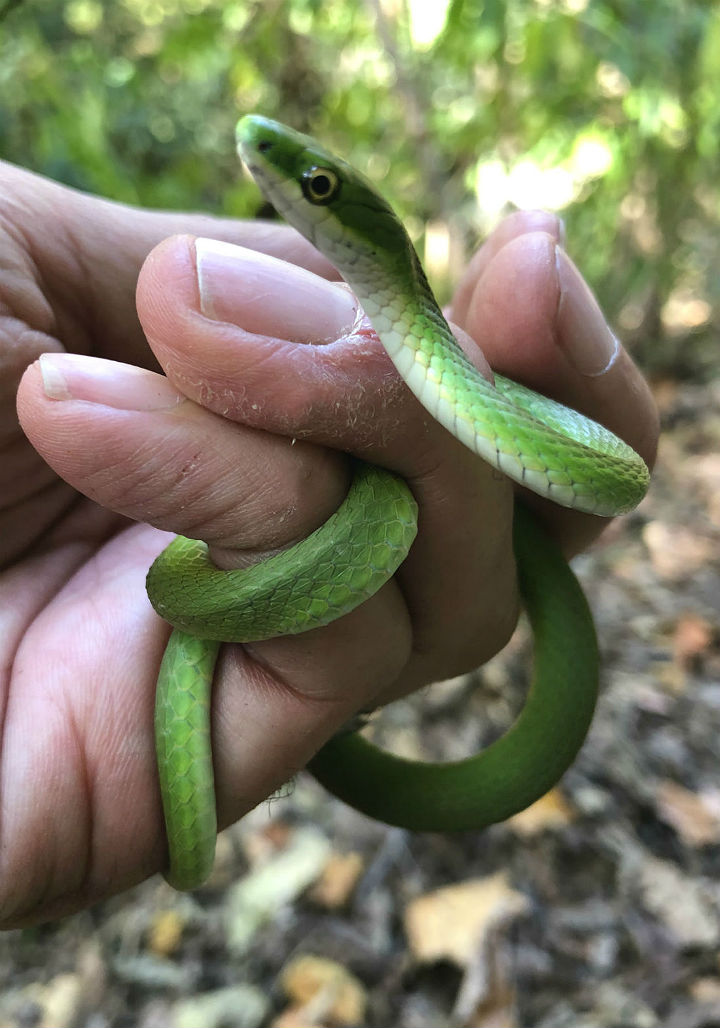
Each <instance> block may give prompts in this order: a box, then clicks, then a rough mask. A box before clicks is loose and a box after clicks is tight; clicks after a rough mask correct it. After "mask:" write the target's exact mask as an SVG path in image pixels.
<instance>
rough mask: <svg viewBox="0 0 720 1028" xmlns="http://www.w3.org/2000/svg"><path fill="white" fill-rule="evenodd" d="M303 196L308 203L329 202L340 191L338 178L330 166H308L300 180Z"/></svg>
mask: <svg viewBox="0 0 720 1028" xmlns="http://www.w3.org/2000/svg"><path fill="white" fill-rule="evenodd" d="M300 184H301V185H302V191H303V193H304V195H305V198H306V199H307V200H309V201H310V203H314V204H318V205H322V204H327V203H330V201H331V200H334V199H335V197H336V196H337V195H338V193H339V192H340V179H339V178H338V176H337V175H336V174H335V172H334V171H332V170H331V169H330V168H317V167H314V168H310V169H309V170H308V171H306V172H304V174H303V176H302V179H301V180H300Z"/></svg>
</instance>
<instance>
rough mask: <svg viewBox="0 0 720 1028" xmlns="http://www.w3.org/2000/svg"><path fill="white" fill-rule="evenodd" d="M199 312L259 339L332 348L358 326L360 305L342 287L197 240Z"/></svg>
mask: <svg viewBox="0 0 720 1028" xmlns="http://www.w3.org/2000/svg"><path fill="white" fill-rule="evenodd" d="M195 252H196V254H197V275H198V289H199V291H200V309H201V311H202V313H203V314H204V315H205V316H206V317H207V318H212V320H213V321H226V322H229V323H230V324H232V325H238V326H240V327H241V328H244V329H245V330H246V331H248V332H252V333H253V334H255V335H266V336H274V337H275V338H277V339H287V340H288V341H293V342H300V343H318V342H329V341H330V340H331V339H335V338H337V336H338V334H340V333H342V331H343V330H349V329H350V328H351V327H352V325H354V323H355V319H356V316H357V303H356V302H355V299H354V297H353V295H352V293H351V292H350V291H349V290H348V289H347V288H346V287H345V286H344V285H343V284H342V283H339V282H329V281H327V280H326V279H322V278H319V277H318V276H317V275H313V274H311V273H310V272H309V271H306V270H305V269H304V268H299V267H298V266H297V265H295V264H288V263H287V262H286V261H281V260H279V259H278V258H277V257H268V256H267V255H266V254H262V253H258V252H257V251H256V250H248V249H246V248H245V247H243V246H235V245H234V244H232V243H223V242H220V240H217V239H204V238H202V237H200V238H198V239H196V240H195Z"/></svg>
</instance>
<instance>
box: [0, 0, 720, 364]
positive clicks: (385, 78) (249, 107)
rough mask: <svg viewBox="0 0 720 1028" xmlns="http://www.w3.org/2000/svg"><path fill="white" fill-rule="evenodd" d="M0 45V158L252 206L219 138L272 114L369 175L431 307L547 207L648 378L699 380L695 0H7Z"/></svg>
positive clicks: (714, 38) (141, 197)
mask: <svg viewBox="0 0 720 1028" xmlns="http://www.w3.org/2000/svg"><path fill="white" fill-rule="evenodd" d="M0 9H1V5H0ZM0 33H2V38H1V47H2V53H1V57H2V59H1V60H0V153H1V154H2V156H3V157H5V158H7V159H9V160H12V161H15V162H17V163H19V164H22V165H24V166H26V167H29V168H33V169H35V170H37V171H40V172H42V173H44V174H47V175H50V176H52V177H54V178H57V179H59V180H61V181H63V182H67V183H70V184H72V185H75V186H77V187H79V188H81V189H87V190H90V191H92V192H97V193H100V194H103V195H105V196H110V197H113V198H116V199H120V200H125V201H129V202H134V203H140V204H145V205H150V206H160V207H173V208H195V209H197V208H200V209H203V210H207V211H215V212H222V213H227V214H234V215H238V216H252V215H254V214H256V213H257V211H258V209H259V208H260V200H259V197H258V194H257V192H256V190H255V188H254V187H253V186H252V185H251V183H249V182H248V181H247V180H245V179H244V178H243V177H242V176H241V175H240V174H239V170H238V165H237V161H236V157H235V153H234V147H233V126H234V123H235V121H236V119H237V117H238V115H239V114H241V113H243V112H246V111H260V112H263V113H265V114H268V115H271V116H272V115H275V116H278V117H280V118H282V119H283V120H285V121H287V122H289V123H291V124H293V125H294V126H296V127H297V128H300V129H303V130H308V131H310V132H312V133H313V134H317V135H319V136H320V137H321V138H322V139H323V140H324V141H325V142H326V143H328V144H329V145H330V146H331V147H333V148H335V149H336V150H338V151H340V152H342V153H344V154H346V155H348V156H349V157H350V158H351V159H352V160H353V161H354V162H356V163H357V164H358V165H360V166H361V167H362V168H363V169H364V170H366V171H367V173H368V174H370V175H371V177H373V178H374V179H376V180H378V181H380V182H382V184H383V188H384V189H385V191H386V193H387V194H388V195H389V196H390V198H391V199H392V200H393V202H394V203H395V204H396V205H397V206H398V208H399V209H400V211H401V213H402V214H403V216H404V218H405V219H406V222H407V225H408V227H409V229H410V231H411V233H412V235H413V237H414V238H415V239H416V241H417V242H418V245H419V247H420V249H421V251H423V252H424V255H425V259H426V262H427V264H428V267H429V271H430V275H431V278H432V279H433V281H434V283H435V285H436V287H437V288H438V291H439V293H440V295H441V297H442V298H447V296H448V294H449V291H450V289H451V287H452V283H453V282H454V281H456V280H457V276H458V274H459V273H460V270H461V268H462V266H463V263H464V261H465V260H466V259H467V256H468V254H469V253H470V252H471V251H472V249H473V248H474V247H475V246H476V245H477V243H478V241H479V240H481V239H482V237H483V236H484V235H485V234H486V233H487V232H488V230H489V229H490V228H491V227H492V226H493V225H494V224H495V223H496V222H497V221H498V219H499V218H501V217H502V215H503V214H504V213H506V212H507V211H508V210H511V209H512V208H513V207H536V206H538V207H545V208H549V209H551V210H555V211H557V212H559V213H560V214H561V215H562V216H563V217H564V218H565V219H566V222H567V228H568V248H569V250H570V252H571V254H572V255H573V256H574V258H575V259H576V260H577V261H578V263H579V264H580V265H581V267H582V268H583V271H584V272H585V273H586V275H587V276H588V277H589V279H590V281H591V282H592V284H593V286H594V287H595V289H596V291H597V293H598V294H599V296H600V299H601V301H602V302H603V304H604V306H605V308H606V310H607V311H608V313H609V316H610V317H611V318H612V319H613V320H614V321H615V323H616V324H617V325H618V327H619V330H620V331H621V333H622V334H623V337H624V338H625V340H626V341H628V342H629V343H630V344H631V345H633V346H634V347H635V350H636V352H637V354H638V356H639V358H640V359H641V361H642V363H643V364H644V366H645V367H646V368H647V369H648V371H649V373H655V374H657V375H662V374H663V373H664V372H666V371H667V370H668V369H670V368H672V369H673V371H674V373H678V372H679V373H680V374H682V375H687V376H691V377H693V376H698V375H699V376H704V375H706V374H707V373H708V372H709V370H711V368H712V363H713V360H714V352H713V348H712V346H711V345H710V343H708V340H709V339H710V340H711V339H712V338H713V337H714V336H715V335H716V332H717V300H718V288H719V287H718V284H717V283H718V275H717V272H716V269H717V267H718V265H719V264H720V259H719V257H720V255H719V253H718V250H719V247H720V244H718V220H719V218H720V197H719V189H718V175H717V167H718V160H717V157H718V138H720V104H719V103H718V102H717V100H718V82H719V81H720V13H719V11H718V9H717V7H716V5H714V4H710V3H704V2H700V0H695V2H692V0H656V2H653V3H647V2H646V0H621V2H615V3H610V2H604V0H593V2H592V3H590V2H588V0H508V2H505V3H500V2H496V0H495V2H494V0H487V2H484V3H483V2H478V0H474V2H473V0H464V2H463V0H440V2H434V3H432V4H431V3H427V2H426V0H367V2H366V3H360V2H357V0H324V2H322V3H319V2H316V0H284V2H276V3H267V2H252V0H235V2H222V0H119V2H116V3H101V2H99V0H70V2H68V3H65V4H63V3H56V2H40V0H25V2H22V0H20V2H17V0H15V2H11V3H9V4H5V13H4V16H3V19H2V22H1V23H0Z"/></svg>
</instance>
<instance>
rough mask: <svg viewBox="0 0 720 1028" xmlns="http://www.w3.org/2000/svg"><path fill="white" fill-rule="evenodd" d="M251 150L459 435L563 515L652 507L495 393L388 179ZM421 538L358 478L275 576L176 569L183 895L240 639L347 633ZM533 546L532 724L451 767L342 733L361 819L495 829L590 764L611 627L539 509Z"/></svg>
mask: <svg viewBox="0 0 720 1028" xmlns="http://www.w3.org/2000/svg"><path fill="white" fill-rule="evenodd" d="M237 138H238V149H239V153H240V156H241V157H242V158H243V160H244V161H245V163H246V165H247V166H248V167H249V169H250V171H251V172H252V174H253V176H254V177H255V179H256V181H257V183H258V184H259V186H260V187H261V189H262V191H263V193H264V194H265V196H266V197H267V198H268V199H269V200H270V201H271V202H272V203H273V205H274V206H275V207H276V209H277V210H278V211H279V212H280V213H281V214H282V215H283V216H284V217H285V219H286V220H287V221H288V222H289V223H290V224H291V225H293V226H294V227H295V228H296V229H298V230H299V231H300V232H301V233H302V234H303V235H304V236H306V237H307V238H308V239H309V240H310V241H311V242H312V243H314V244H315V246H316V247H317V248H318V249H319V250H320V251H322V253H323V254H325V256H326V257H328V258H329V260H330V261H332V262H333V264H334V265H335V266H336V267H337V268H338V270H339V271H340V272H341V274H342V275H343V277H344V278H345V280H346V281H347V282H348V283H349V285H350V286H351V287H352V289H353V290H354V292H355V293H356V295H357V298H358V300H359V301H360V303H361V304H362V306H363V308H364V310H365V312H366V314H367V315H368V316H369V318H370V320H371V322H372V324H373V327H374V329H375V331H376V332H377V334H378V335H379V337H380V339H381V341H382V343H383V345H384V347H385V349H386V350H387V352H388V354H389V356H390V358H391V359H392V361H393V363H394V365H395V367H396V368H397V370H398V372H399V373H400V375H401V376H402V378H403V379H404V381H405V382H406V383H407V385H408V386H409V388H410V389H411V390H412V392H413V393H414V394H415V396H416V397H417V399H418V400H419V401H420V403H422V405H423V406H424V407H425V408H426V409H427V411H429V413H430V414H431V415H432V416H433V417H434V418H436V419H437V420H438V421H439V422H440V423H441V424H442V425H444V426H445V428H447V429H448V430H449V431H450V432H451V433H452V434H453V435H454V436H456V437H457V438H458V439H459V440H460V441H461V442H463V443H464V444H465V445H467V446H468V447H470V449H471V450H473V451H475V453H477V454H478V456H479V457H481V458H483V459H484V460H486V461H488V462H489V463H490V464H491V465H493V466H494V467H495V468H497V469H498V470H499V471H501V472H504V473H505V474H506V475H508V476H510V478H512V479H514V480H515V481H516V482H518V483H520V484H522V485H524V486H526V487H528V488H529V489H531V490H533V491H534V492H536V493H538V494H539V495H541V496H544V497H547V498H549V499H550V500H553V501H555V502H556V503H558V504H561V505H563V506H566V507H571V508H574V509H576V510H580V511H586V512H590V513H594V514H600V515H604V516H611V515H614V514H620V513H623V512H625V511H628V510H631V509H632V508H633V507H634V506H635V505H636V504H637V503H638V502H639V501H640V499H641V498H642V496H643V495H644V493H645V491H646V488H647V484H648V470H647V468H646V466H645V464H644V463H643V461H642V460H641V459H640V457H639V456H638V455H637V454H636V453H635V452H634V451H633V450H632V449H631V448H630V447H629V446H627V445H626V444H625V443H624V442H622V440H620V439H618V438H617V437H616V436H614V435H613V434H612V433H610V432H609V431H607V430H606V429H604V428H603V427H602V426H600V425H598V424H597V423H595V422H593V421H590V420H588V419H587V418H585V417H583V416H581V415H580V414H578V413H576V412H575V411H572V410H569V409H568V408H566V407H564V406H562V405H560V404H558V403H556V402H553V401H551V400H547V399H545V398H544V397H541V396H539V395H538V394H537V393H534V392H532V391H531V390H529V389H526V388H524V387H522V386H520V385H518V384H516V383H514V382H512V381H510V380H508V379H505V378H502V377H501V376H499V375H498V376H496V377H495V384H494V386H493V385H491V384H490V383H489V382H488V381H487V380H486V379H485V378H484V377H483V376H482V375H481V374H480V373H479V372H478V371H477V370H476V369H475V367H474V366H473V365H472V364H471V362H470V361H469V360H468V358H467V357H466V356H465V354H464V353H463V351H462V350H461V349H460V347H459V346H458V344H457V343H456V341H455V339H454V337H453V335H452V332H451V330H450V328H449V327H448V325H447V322H446V321H445V318H444V317H443V315H442V313H441V312H440V310H439V308H438V305H437V303H436V301H435V299H434V297H433V294H432V292H431V290H430V287H429V285H428V283H427V280H426V277H425V274H424V272H423V269H422V267H421V265H420V261H419V259H418V257H417V255H416V253H415V250H414V248H413V246H412V243H411V242H410V239H409V237H408V235H407V233H406V231H405V229H404V227H403V226H402V224H401V223H400V221H399V220H398V218H397V216H396V215H395V213H394V212H393V210H392V208H391V207H390V206H389V205H388V204H387V203H386V202H385V200H383V199H382V197H381V196H379V195H378V193H377V191H376V190H375V188H374V187H373V185H372V184H371V183H370V182H368V181H367V180H366V179H365V178H364V177H363V176H362V175H360V174H359V173H358V172H357V171H356V170H355V169H353V168H352V167H351V166H350V165H348V164H347V163H345V162H344V161H342V160H340V159H339V158H337V157H334V156H332V155H331V154H329V153H328V152H327V151H326V150H324V149H323V148H322V147H321V146H320V145H319V144H318V143H317V142H316V141H315V140H313V139H311V138H310V137H308V136H304V135H301V134H299V133H297V132H295V131H293V130H292V129H289V128H287V127H286V126H284V125H281V124H279V123H278V122H275V121H270V120H269V119H266V118H262V117H259V116H255V115H248V116H247V117H244V118H242V119H241V120H240V122H239V124H238V128H237ZM416 529H417V508H416V505H415V501H414V499H413V497H412V495H411V493H410V490H409V488H408V486H407V485H406V484H405V482H403V481H402V480H401V479H399V478H398V477H397V476H395V475H393V474H391V473H389V472H387V471H385V470H382V469H380V468H376V467H371V466H369V465H365V464H361V463H359V462H358V463H357V464H356V466H355V470H354V478H353V481H352V484H351V486H350V489H349V492H348V495H347V497H346V499H345V501H344V502H343V504H342V505H341V507H340V508H339V509H338V510H337V512H336V513H335V514H333V515H332V516H331V517H330V519H329V520H328V521H327V522H326V523H325V524H324V525H323V526H321V527H320V528H319V529H318V530H317V531H316V532H314V533H313V534H312V535H310V536H309V537H308V538H307V539H305V540H304V541H302V542H301V543H299V544H298V545H296V546H295V547H293V548H292V549H290V550H287V551H285V552H282V553H280V554H278V555H276V556H274V557H272V558H271V559H270V560H268V561H266V562H265V563H262V564H260V565H257V566H255V567H253V568H251V569H249V570H242V571H230V572H227V571H220V570H218V569H216V568H215V567H214V566H213V564H212V562H211V561H210V559H209V557H208V552H207V547H206V546H205V545H204V544H203V543H201V542H199V541H195V540H189V539H185V538H183V537H178V538H177V539H175V540H174V541H173V542H172V543H171V544H170V546H169V547H168V548H167V549H166V550H164V551H163V553H162V554H161V555H160V556H159V557H158V558H157V560H156V561H155V563H154V564H153V566H152V568H151V569H150V572H149V574H148V578H147V590H148V594H149V596H150V600H151V602H152V604H153V606H154V607H155V609H156V611H157V612H158V613H159V614H160V615H161V616H162V617H164V618H165V619H166V620H167V621H169V622H170V623H171V624H172V625H173V626H174V631H173V632H172V635H171V637H170V640H169V642H168V646H167V649H166V651H165V655H164V657H163V661H162V666H161V670H160V674H159V678H158V686H157V699H156V715H155V730H156V744H157V756H158V766H159V774H160V784H161V791H162V798H163V808H164V813H165V822H166V828H167V835H168V845H169V870H168V872H167V875H166V877H167V878H168V881H170V883H171V884H172V885H174V886H176V887H177V888H180V889H189V888H194V887H196V886H197V885H199V884H200V883H201V882H202V881H203V880H204V879H205V877H206V876H207V875H208V874H209V872H210V870H211V868H212V863H213V859H214V852H215V836H216V817H215V796H214V784H213V769H212V755H211V750H210V741H209V740H210V691H211V683H212V676H213V669H214V665H215V661H216V658H217V654H218V651H219V647H220V644H221V642H248V641H257V640H260V639H267V638H271V637H274V636H278V635H285V634H290V633H298V632H303V631H306V630H308V629H311V628H315V627H318V626H320V625H326V624H328V623H329V622H331V621H333V620H334V619H336V618H339V617H342V615H344V614H346V613H348V612H349V611H351V610H352V609H353V608H355V607H356V606H357V605H359V604H360V603H362V602H363V601H364V600H366V599H367V598H368V597H369V596H371V595H372V594H373V593H374V592H376V591H377V590H378V589H379V588H380V586H381V585H382V584H383V583H384V582H385V581H387V579H388V578H389V577H390V576H391V575H392V574H393V573H394V572H395V571H396V570H397V568H398V567H399V565H400V564H401V563H402V561H403V560H404V559H405V556H406V555H407V552H408V550H409V548H410V546H411V545H412V542H413V539H414V537H415V533H416ZM448 531H452V526H448ZM514 546H515V554H516V559H517V565H518V577H519V584H520V589H521V594H522V598H523V603H524V606H525V609H526V612H527V614H528V617H529V619H530V622H531V625H532V628H533V632H534V638H535V671H534V677H533V682H532V685H531V688H530V691H529V694H528V698H527V701H526V704H525V707H524V708H523V711H522V712H521V714H520V716H519V718H518V719H517V721H516V722H515V724H514V725H513V726H512V727H511V728H510V729H509V731H508V732H507V733H506V734H505V735H503V736H502V737H501V738H500V739H498V740H497V741H496V742H495V743H493V744H492V745H491V746H489V747H487V748H486V749H485V750H483V751H482V752H480V753H478V754H476V755H474V756H471V757H469V758H467V759H466V760H462V761H457V762H453V763H446V764H423V763H419V762H413V761H407V760H403V759H400V758H397V757H395V756H393V755H391V754H389V753H386V752H384V751H382V750H380V749H378V748H377V747H374V746H373V745H371V744H370V743H369V742H368V741H367V740H366V739H364V738H363V737H362V736H361V735H359V734H358V733H357V732H352V731H350V732H347V733H345V734H341V735H338V736H336V737H335V738H334V739H332V740H331V741H330V742H328V743H327V744H326V745H325V746H324V747H323V749H322V750H321V751H320V752H319V753H318V754H317V756H316V757H315V758H314V759H313V760H312V761H311V763H310V765H309V766H310V770H311V771H312V773H313V774H314V775H315V776H316V777H317V778H318V779H319V780H320V781H321V782H322V783H323V784H324V785H325V786H326V787H327V788H328V789H329V790H330V791H331V792H333V793H335V794H336V795H337V796H339V797H341V798H342V799H343V800H345V801H346V802H347V803H349V804H351V805H352V806H353V807H356V808H357V809H358V810H361V811H363V812H365V813H366V814H368V815H369V816H371V817H374V818H377V819H378V820H380V821H384V822H387V823H389V824H393V825H399V826H402V827H405V828H408V829H412V830H420V831H422V830H430V831H455V830H463V829H478V828H482V827H485V826H486V825H488V824H490V823H493V822H496V821H500V820H504V819H505V818H507V817H509V816H511V815H512V814H514V813H516V812H517V811H519V810H522V809H523V808H524V807H526V806H528V805H529V804H530V803H532V802H533V801H534V800H536V799H538V798H539V797H540V796H542V795H543V794H544V793H545V792H546V791H547V790H548V789H549V788H551V787H552V786H553V785H554V784H555V783H556V782H557V780H558V779H559V778H560V776H561V775H562V774H563V772H564V771H565V769H566V768H567V767H568V765H569V764H570V763H571V762H572V760H573V758H574V757H575V755H576V753H577V751H578V749H579V747H580V746H581V744H582V742H583V740H584V738H585V735H586V733H587V730H588V728H589V725H590V721H591V718H592V714H593V710H594V705H595V698H596V693H597V679H598V655H597V644H596V640H595V632H594V626H593V622H592V618H591V615H590V612H589V610H588V607H587V603H586V601H585V598H584V596H583V593H582V591H581V589H580V587H579V585H578V583H577V581H576V579H575V577H574V575H573V574H572V572H571V571H570V569H569V567H568V566H567V564H566V562H565V560H564V559H563V557H562V555H561V554H560V552H559V550H558V549H557V548H556V546H555V544H554V543H553V542H552V541H551V540H550V539H549V538H548V537H547V536H546V535H545V534H544V532H543V531H542V529H541V528H540V526H539V525H538V524H537V522H536V520H535V519H534V517H533V516H532V515H531V514H530V513H529V511H528V510H527V509H526V508H525V507H523V506H522V505H521V504H520V503H516V505H515V516H514Z"/></svg>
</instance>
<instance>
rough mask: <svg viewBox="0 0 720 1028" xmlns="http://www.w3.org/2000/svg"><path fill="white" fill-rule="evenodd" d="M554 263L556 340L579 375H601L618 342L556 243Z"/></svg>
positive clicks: (613, 356) (611, 358) (618, 349)
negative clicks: (557, 287) (557, 330)
mask: <svg viewBox="0 0 720 1028" xmlns="http://www.w3.org/2000/svg"><path fill="white" fill-rule="evenodd" d="M555 266H556V268H557V276H558V282H559V285H560V302H559V304H558V329H559V343H560V346H561V347H562V349H563V350H564V351H565V355H566V357H567V359H568V360H569V361H570V363H571V364H572V366H573V367H574V368H575V369H576V370H577V371H579V372H580V374H582V375H589V376H592V377H595V376H597V375H604V374H605V372H606V371H608V369H609V368H611V367H612V365H613V364H614V363H615V359H616V358H617V355H618V353H619V352H620V343H619V342H618V339H617V337H616V336H615V335H614V334H613V333H612V332H611V331H610V327H609V325H608V323H607V322H606V320H605V317H604V315H603V313H602V311H601V310H600V307H599V306H598V302H597V300H596V299H595V297H594V295H593V293H592V292H591V290H590V288H589V287H588V285H587V284H586V282H585V280H584V279H583V277H582V275H581V274H580V272H579V271H578V270H577V268H576V267H575V265H574V264H573V262H572V261H571V260H570V258H569V257H568V256H567V254H566V253H565V251H564V250H562V249H561V248H560V247H559V246H556V247H555Z"/></svg>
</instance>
